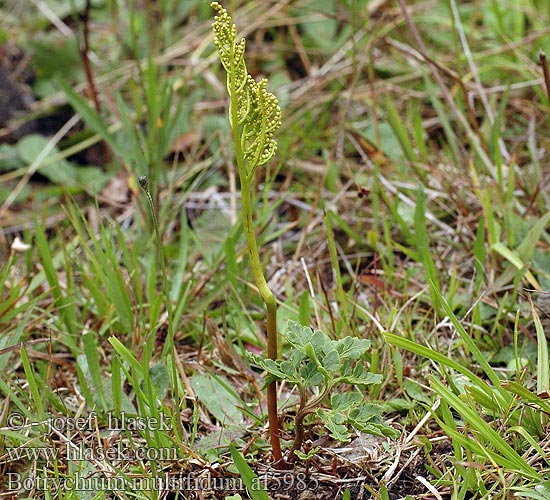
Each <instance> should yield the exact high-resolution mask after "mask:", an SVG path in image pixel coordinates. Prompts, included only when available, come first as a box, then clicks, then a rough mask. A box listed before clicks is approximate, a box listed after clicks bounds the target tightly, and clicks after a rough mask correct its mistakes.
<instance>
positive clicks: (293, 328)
mask: <svg viewBox="0 0 550 500" xmlns="http://www.w3.org/2000/svg"><path fill="white" fill-rule="evenodd" d="M284 337H285V339H286V341H287V342H288V344H289V346H290V352H289V355H288V359H286V360H272V359H269V358H262V357H261V356H258V355H257V354H253V353H249V356H250V358H251V360H252V361H253V362H254V363H255V364H257V365H258V366H259V367H261V368H263V369H264V370H265V371H267V373H268V374H269V376H268V380H267V382H268V383H269V382H270V381H271V380H277V379H278V380H285V381H286V382H287V383H290V384H295V385H296V387H297V388H298V394H299V396H300V402H299V407H298V411H297V413H296V417H295V439H294V443H293V445H292V448H291V451H290V456H289V459H288V461H289V462H292V461H294V460H295V457H296V456H298V457H299V456H301V454H300V453H297V452H298V451H299V450H300V449H301V447H302V444H303V441H304V419H305V418H306V417H307V416H308V415H311V414H316V415H317V417H319V418H320V419H321V421H322V422H323V424H324V426H325V427H326V428H327V429H328V431H329V433H330V435H331V437H333V438H334V439H337V440H338V441H343V442H346V441H349V440H350V438H351V432H350V429H351V428H354V429H357V430H359V431H361V432H366V433H368V434H374V435H381V436H388V437H391V438H395V437H397V436H398V434H399V433H398V432H397V431H396V430H395V429H393V428H392V427H390V426H389V425H388V424H386V423H385V422H384V421H383V420H382V418H381V414H382V408H381V406H380V405H377V404H375V403H370V402H367V401H365V396H364V394H363V393H362V392H358V391H356V390H351V389H350V390H343V391H335V389H342V388H346V385H347V386H365V385H370V384H377V383H380V381H381V379H382V377H381V375H376V374H374V373H371V372H369V371H367V369H366V368H365V363H364V362H363V359H362V358H363V356H364V354H365V353H366V352H367V350H368V349H369V348H370V345H371V344H370V341H369V340H367V339H358V338H355V337H344V338H342V339H339V340H333V339H331V338H330V337H329V336H328V335H326V334H325V333H323V332H322V331H320V330H312V329H311V328H309V327H308V326H303V325H300V324H299V323H296V322H295V321H289V322H288V323H287V325H286V330H285V333H284ZM310 394H313V396H310Z"/></svg>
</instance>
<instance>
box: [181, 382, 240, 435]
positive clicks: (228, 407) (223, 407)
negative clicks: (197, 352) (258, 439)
mask: <svg viewBox="0 0 550 500" xmlns="http://www.w3.org/2000/svg"><path fill="white" fill-rule="evenodd" d="M219 379H222V377H214V376H212V375H211V374H209V373H207V374H198V375H194V376H193V377H191V387H193V390H194V391H195V394H196V395H197V398H198V399H199V401H200V402H201V403H202V404H203V405H204V406H205V408H206V409H207V410H208V411H209V412H210V413H211V414H212V415H213V416H214V417H215V418H216V419H217V420H218V422H219V423H220V424H222V425H231V424H233V425H236V424H240V423H241V422H242V415H241V412H240V411H239V410H238V408H237V407H238V406H241V405H243V402H242V401H241V400H240V399H239V398H238V397H236V396H235V393H234V392H233V391H229V390H228V388H227V386H228V385H229V383H228V382H226V383H225V384H222V383H221V382H220V380H219ZM226 384H227V385H226Z"/></svg>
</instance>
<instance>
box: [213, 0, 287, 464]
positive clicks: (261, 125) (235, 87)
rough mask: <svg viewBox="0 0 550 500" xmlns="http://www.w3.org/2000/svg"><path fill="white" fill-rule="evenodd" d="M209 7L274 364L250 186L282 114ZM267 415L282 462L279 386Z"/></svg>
mask: <svg viewBox="0 0 550 500" xmlns="http://www.w3.org/2000/svg"><path fill="white" fill-rule="evenodd" d="M211 6H212V8H213V9H214V10H215V11H216V12H217V15H216V16H215V18H214V23H213V25H212V29H213V31H214V44H215V45H216V49H217V51H218V54H219V57H220V60H221V63H222V65H223V67H224V69H225V71H226V73H227V91H228V93H229V123H230V125H231V130H232V138H233V145H234V148H235V158H236V162H237V170H238V172H239V178H240V184H241V203H242V207H241V216H242V221H243V228H244V232H245V236H246V242H247V245H248V252H249V255H250V267H251V269H252V274H253V276H254V281H255V282H256V286H257V287H258V291H259V293H260V295H261V297H262V300H263V301H264V303H265V306H266V310H267V355H268V358H270V359H273V360H275V359H277V353H278V348H277V344H278V334H277V302H276V301H275V297H274V295H273V292H272V291H271V290H270V288H269V286H268V285H267V281H266V279H265V276H264V273H263V269H262V265H261V262H260V256H259V252H258V244H257V241H256V235H255V233H254V221H253V214H252V194H253V193H252V185H253V182H252V181H253V179H254V174H255V173H256V169H257V168H258V167H260V166H261V165H265V164H266V163H267V162H269V160H271V158H272V157H273V155H274V154H275V151H276V149H277V143H276V142H275V140H274V139H273V136H274V134H275V132H276V131H277V129H278V128H279V127H280V126H281V108H280V107H279V103H278V101H277V98H276V97H275V96H274V95H273V94H271V93H270V92H268V91H267V80H266V79H263V80H261V81H260V82H256V81H255V80H254V78H252V77H251V76H250V75H249V74H248V71H247V69H246V63H245V59H244V50H245V40H244V38H241V39H240V40H237V27H236V26H235V25H234V24H233V21H232V19H231V17H230V16H229V14H228V13H227V11H226V10H225V9H224V8H223V7H222V6H221V5H220V4H219V3H218V2H212V4H211ZM267 411H268V420H269V434H270V442H271V448H272V452H273V458H274V459H275V461H277V462H278V461H280V460H281V458H282V454H281V444H280V440H279V426H278V412H277V386H276V382H275V381H273V382H271V383H270V384H269V385H268V386H267Z"/></svg>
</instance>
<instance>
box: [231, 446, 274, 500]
mask: <svg viewBox="0 0 550 500" xmlns="http://www.w3.org/2000/svg"><path fill="white" fill-rule="evenodd" d="M229 450H230V451H231V457H232V458H233V462H234V463H235V467H237V470H238V471H239V474H240V475H241V478H242V480H243V483H244V485H245V486H246V489H247V491H248V494H249V495H250V498H252V500H270V499H269V495H268V494H267V492H265V491H264V490H261V489H259V488H258V486H259V483H258V476H257V475H256V473H255V472H254V471H253V470H252V469H251V468H250V466H249V465H248V464H247V463H246V460H245V459H244V457H243V455H242V453H241V452H240V451H239V450H237V448H236V447H235V446H234V445H233V444H231V445H229Z"/></svg>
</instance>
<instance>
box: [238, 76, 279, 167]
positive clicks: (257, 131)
mask: <svg viewBox="0 0 550 500" xmlns="http://www.w3.org/2000/svg"><path fill="white" fill-rule="evenodd" d="M250 80H251V83H249V84H248V85H247V87H248V89H249V92H250V98H251V109H250V111H249V112H248V114H247V115H246V120H245V123H244V126H243V136H242V142H243V151H244V155H245V158H246V160H247V162H248V164H249V165H250V169H251V170H252V171H253V170H254V169H255V168H256V167H258V166H260V165H264V164H266V163H267V162H268V161H269V160H271V158H272V157H273V155H274V154H275V151H276V150H277V143H276V142H275V140H274V139H273V136H274V134H275V132H276V131H277V129H278V128H279V127H280V126H281V108H280V107H279V102H278V101H277V98H276V97H275V96H274V95H273V94H272V93H271V92H268V91H267V80H266V79H263V80H261V81H260V82H259V83H256V82H255V81H254V80H253V79H252V78H250Z"/></svg>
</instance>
